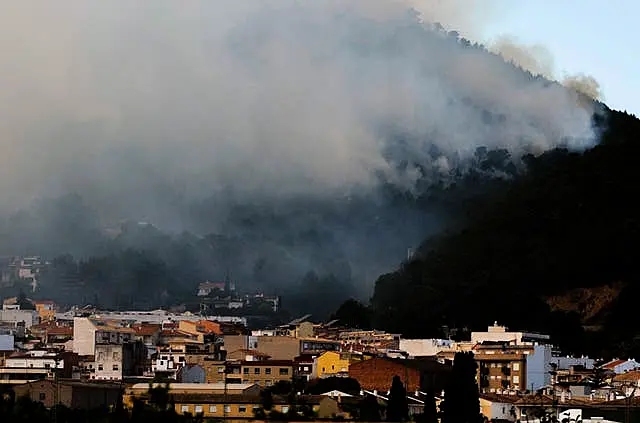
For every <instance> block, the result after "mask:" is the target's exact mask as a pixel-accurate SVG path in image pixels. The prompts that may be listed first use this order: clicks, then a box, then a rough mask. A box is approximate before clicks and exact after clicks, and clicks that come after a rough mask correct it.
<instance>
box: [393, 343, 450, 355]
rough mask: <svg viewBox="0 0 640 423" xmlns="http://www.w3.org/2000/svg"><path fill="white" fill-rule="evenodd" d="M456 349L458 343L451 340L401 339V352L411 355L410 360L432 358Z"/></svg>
mask: <svg viewBox="0 0 640 423" xmlns="http://www.w3.org/2000/svg"><path fill="white" fill-rule="evenodd" d="M455 348H456V343H455V342H454V341H452V340H450V339H400V350H401V351H404V352H406V353H407V354H409V358H415V357H432V356H435V355H437V354H438V353H440V352H443V351H455Z"/></svg>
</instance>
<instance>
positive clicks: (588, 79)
mask: <svg viewBox="0 0 640 423" xmlns="http://www.w3.org/2000/svg"><path fill="white" fill-rule="evenodd" d="M490 49H491V50H492V51H493V52H495V53H497V54H499V55H501V56H502V57H503V58H504V59H505V60H507V61H508V62H511V63H513V64H514V65H516V66H519V67H521V68H522V69H525V70H527V71H529V72H531V73H532V74H534V75H541V76H543V77H545V78H548V79H551V80H556V79H557V80H559V81H560V82H561V83H562V85H564V86H565V87H567V88H569V89H571V90H574V91H576V92H578V93H580V94H583V95H586V96H587V97H588V98H591V99H594V100H603V99H604V98H603V94H602V91H601V90H600V84H599V83H598V81H597V80H596V79H595V78H594V77H593V76H591V75H585V74H576V75H565V76H564V77H562V78H558V76H557V75H556V69H555V67H556V66H555V60H554V58H553V54H552V53H551V51H549V49H548V48H547V47H546V46H544V45H542V44H532V45H527V44H524V43H521V42H519V41H518V40H517V39H515V38H514V37H510V36H506V35H505V36H502V37H499V38H498V39H497V40H495V41H494V42H493V43H492V44H491V46H490ZM583 104H585V103H584V102H583ZM585 105H587V106H588V104H585Z"/></svg>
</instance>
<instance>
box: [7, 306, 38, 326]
mask: <svg viewBox="0 0 640 423" xmlns="http://www.w3.org/2000/svg"><path fill="white" fill-rule="evenodd" d="M0 321H3V322H12V323H15V324H17V323H22V324H24V327H25V328H26V329H29V328H30V327H31V326H33V325H37V324H38V323H39V321H40V318H39V317H38V313H37V312H36V311H35V310H21V309H20V306H19V305H15V306H13V307H7V306H3V309H2V310H0Z"/></svg>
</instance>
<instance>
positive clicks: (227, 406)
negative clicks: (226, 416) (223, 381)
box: [224, 405, 231, 413]
mask: <svg viewBox="0 0 640 423" xmlns="http://www.w3.org/2000/svg"><path fill="white" fill-rule="evenodd" d="M224 412H225V413H231V406H230V405H225V406H224Z"/></svg>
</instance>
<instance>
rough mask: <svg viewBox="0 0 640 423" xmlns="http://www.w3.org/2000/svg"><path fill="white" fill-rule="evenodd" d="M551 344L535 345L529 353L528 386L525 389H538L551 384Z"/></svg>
mask: <svg viewBox="0 0 640 423" xmlns="http://www.w3.org/2000/svg"><path fill="white" fill-rule="evenodd" d="M551 355H552V353H551V346H550V345H535V346H533V352H532V353H529V355H527V386H523V387H522V388H524V389H532V388H533V390H537V389H540V388H542V387H543V386H547V385H550V384H551V374H550V373H549V372H550V371H551V364H550V363H551V358H552V357H551Z"/></svg>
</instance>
